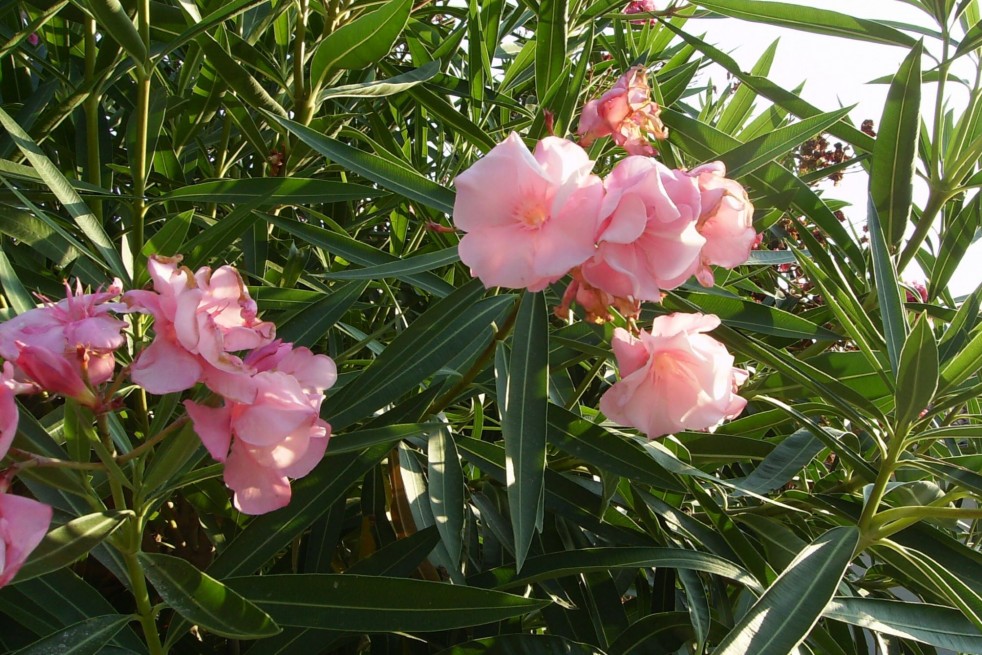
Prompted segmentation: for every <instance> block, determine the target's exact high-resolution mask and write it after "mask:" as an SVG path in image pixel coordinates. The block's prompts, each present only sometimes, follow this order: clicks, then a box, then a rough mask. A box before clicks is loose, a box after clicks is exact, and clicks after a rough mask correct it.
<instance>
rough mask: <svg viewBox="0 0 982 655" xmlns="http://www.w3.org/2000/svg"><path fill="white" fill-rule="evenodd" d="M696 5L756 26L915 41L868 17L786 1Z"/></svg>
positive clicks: (713, 0) (722, 0)
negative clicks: (856, 16)
mask: <svg viewBox="0 0 982 655" xmlns="http://www.w3.org/2000/svg"><path fill="white" fill-rule="evenodd" d="M694 4H697V5H699V6H702V7H705V8H706V9H712V10H713V11H715V12H718V13H721V14H723V15H724V16H730V17H732V18H740V19H743V20H749V21H753V22H756V23H765V24H767V25H776V26H779V27H788V28H791V29H794V30H802V31H804V32H814V33H816V34H826V35H828V36H841V37H844V38H847V39H854V40H858V41H871V42H873V43H883V44H886V45H896V46H903V47H910V46H913V45H914V39H912V38H911V37H909V36H907V35H906V34H904V33H903V32H901V31H899V30H895V29H893V28H892V27H888V26H886V25H884V24H882V23H878V22H876V21H873V20H866V19H864V18H854V17H852V16H849V15H847V14H840V13H837V12H834V11H829V10H827V9H817V8H814V7H806V6H802V5H797V4H789V3H784V2H760V1H758V0H694Z"/></svg>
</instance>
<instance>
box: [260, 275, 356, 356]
mask: <svg viewBox="0 0 982 655" xmlns="http://www.w3.org/2000/svg"><path fill="white" fill-rule="evenodd" d="M367 286H368V283H367V282H349V283H348V284H345V285H342V286H340V287H338V288H337V289H335V290H334V292H333V293H330V294H328V295H326V296H324V298H322V299H321V300H318V301H317V302H315V303H312V304H311V305H309V306H308V307H306V308H305V309H302V310H300V311H299V312H297V313H296V314H293V315H292V316H291V317H290V318H289V320H286V321H283V322H282V323H281V324H280V325H279V326H278V327H277V330H276V335H277V336H278V337H279V338H281V339H283V340H284V341H292V342H293V343H295V344H296V345H298V346H307V347H314V346H315V345H317V343H318V342H320V341H321V340H322V339H323V338H324V337H325V336H326V335H327V332H328V330H330V329H331V328H332V327H333V326H334V324H335V323H337V322H338V321H339V320H341V317H342V316H344V314H345V312H347V311H348V310H349V309H350V308H351V306H352V305H353V304H355V302H356V301H357V300H358V298H359V297H361V294H362V293H364V291H365V288H366V287H367Z"/></svg>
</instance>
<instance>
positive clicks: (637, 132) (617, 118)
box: [576, 9, 668, 156]
mask: <svg viewBox="0 0 982 655" xmlns="http://www.w3.org/2000/svg"><path fill="white" fill-rule="evenodd" d="M645 11H648V10H647V9H646V10H645ZM660 113H661V109H660V108H659V107H658V105H657V104H656V103H655V102H652V100H651V88H650V87H649V86H648V80H647V77H646V72H645V68H644V67H643V66H635V67H634V68H632V69H631V70H629V71H628V72H626V73H624V74H623V75H621V76H620V77H619V78H618V79H617V82H616V83H615V84H614V88H612V89H611V90H610V91H608V92H607V93H605V94H603V95H602V96H600V98H597V99H595V100H591V101H589V102H588V103H586V105H585V106H584V107H583V114H582V115H581V116H580V124H579V126H578V127H577V130H576V131H577V133H578V134H579V135H580V143H581V144H583V145H584V146H588V145H590V144H591V143H593V141H594V140H596V139H599V138H601V137H605V136H610V137H613V139H614V143H616V144H617V145H619V146H621V147H622V148H624V149H625V150H627V152H628V153H630V154H632V155H646V156H651V155H654V154H655V149H654V148H653V147H652V146H651V143H650V142H649V140H648V137H649V136H650V137H653V138H655V139H665V138H667V137H668V131H667V130H666V129H665V125H664V124H663V123H662V122H661V118H659V114H660Z"/></svg>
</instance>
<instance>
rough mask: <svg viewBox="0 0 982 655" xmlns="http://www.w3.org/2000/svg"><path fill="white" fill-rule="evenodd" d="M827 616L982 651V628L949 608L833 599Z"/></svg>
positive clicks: (959, 649) (932, 642)
mask: <svg viewBox="0 0 982 655" xmlns="http://www.w3.org/2000/svg"><path fill="white" fill-rule="evenodd" d="M824 615H825V616H826V617H828V618H831V619H835V620H836V621H844V622H845V623H849V624H851V625H855V626H859V627H861V628H866V629H867V630H874V631H876V632H882V633H884V634H888V635H894V636H896V637H902V638H905V639H914V640H917V641H919V642H921V643H925V644H930V645H932V646H937V647H938V648H947V649H949V650H951V651H955V652H959V653H982V634H980V633H979V629H978V628H976V627H975V625H974V624H972V622H971V621H969V620H968V619H966V618H965V617H964V616H962V614H961V612H959V611H958V610H956V609H953V608H950V607H942V606H940V605H930V604H927V603H912V602H907V601H899V600H886V599H879V598H833V599H832V601H831V602H829V604H828V606H827V607H826V608H825V612H824Z"/></svg>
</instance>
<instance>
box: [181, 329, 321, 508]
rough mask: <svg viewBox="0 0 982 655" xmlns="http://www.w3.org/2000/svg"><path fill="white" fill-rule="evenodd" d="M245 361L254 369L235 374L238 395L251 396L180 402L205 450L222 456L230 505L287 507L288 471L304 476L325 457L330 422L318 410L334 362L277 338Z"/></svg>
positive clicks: (290, 476)
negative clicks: (215, 403) (214, 402)
mask: <svg viewBox="0 0 982 655" xmlns="http://www.w3.org/2000/svg"><path fill="white" fill-rule="evenodd" d="M247 360H249V364H251V365H253V366H255V367H256V369H257V370H258V372H257V373H255V375H252V376H250V377H249V378H248V379H247V380H246V379H243V380H242V381H241V384H242V385H243V390H244V391H243V393H242V394H241V395H250V394H251V395H252V397H253V400H252V401H251V402H248V403H244V402H238V401H236V400H232V399H228V398H226V402H225V405H224V406H222V407H206V406H203V405H199V404H197V403H194V402H192V401H185V403H184V405H185V407H186V408H187V412H188V415H189V416H190V417H191V420H192V422H193V423H194V428H195V431H197V433H198V436H200V437H201V441H202V442H203V443H204V445H205V447H206V448H207V449H208V452H210V453H211V455H212V457H214V458H215V459H216V460H218V461H220V462H225V484H226V485H227V486H228V487H229V488H230V489H232V490H233V491H234V492H235V506H236V507H237V508H238V509H239V510H240V511H242V512H245V513H246V514H264V513H266V512H271V511H273V510H275V509H279V508H280V507H284V506H286V505H287V503H289V502H290V481H289V478H300V477H303V476H305V475H307V474H308V473H309V472H310V471H311V470H312V469H313V468H314V466H316V465H317V463H318V462H319V461H320V460H321V458H322V457H323V456H324V451H325V449H326V448H327V442H328V439H329V438H330V436H331V426H330V425H328V424H327V423H326V422H324V421H323V420H321V418H320V415H319V411H320V405H321V402H322V401H323V399H324V390H325V389H326V388H328V387H330V386H332V385H333V384H334V382H335V380H336V379H337V369H336V368H335V365H334V361H333V360H331V358H330V357H327V356H325V355H314V354H313V353H311V352H310V350H308V349H307V348H292V347H291V346H290V345H289V344H281V343H280V342H274V343H272V344H269V345H267V346H266V347H264V348H262V349H260V350H256V351H253V352H252V353H250V355H249V357H248V358H247ZM245 377H246V376H243V378H245Z"/></svg>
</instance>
